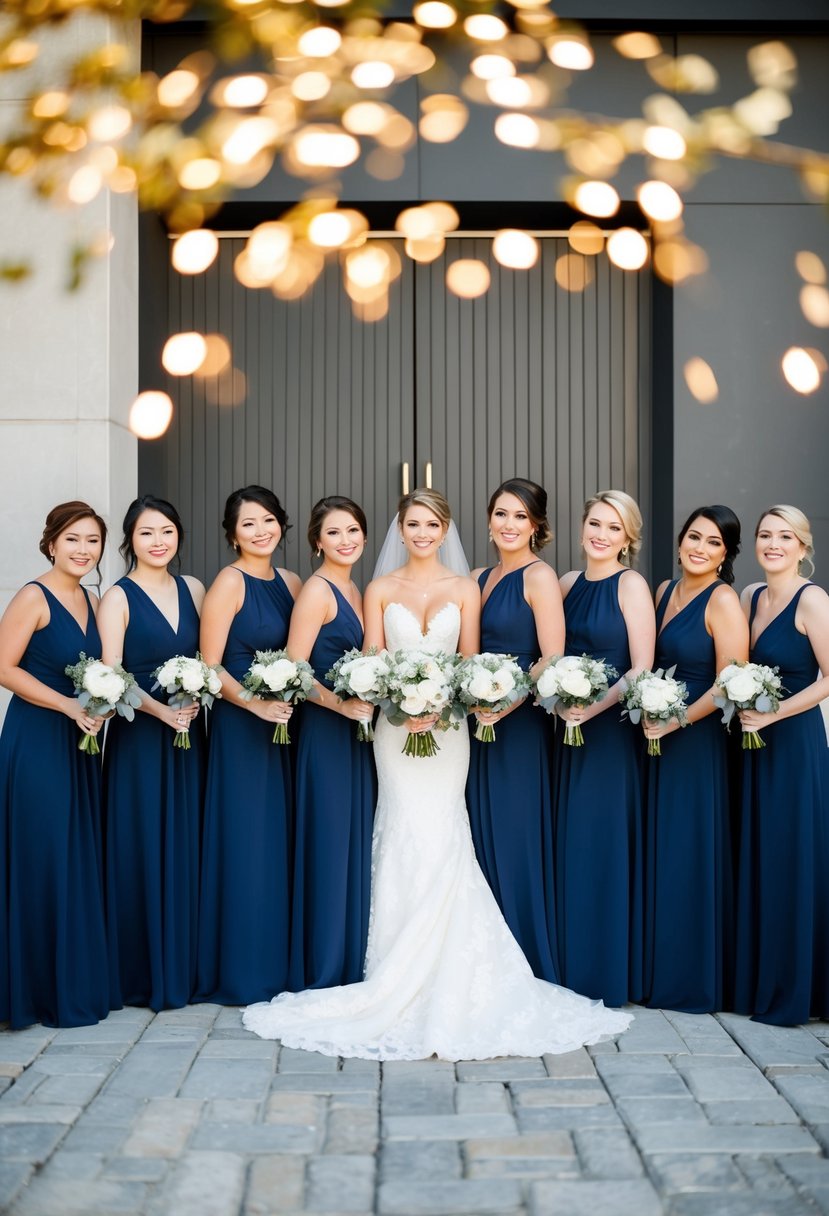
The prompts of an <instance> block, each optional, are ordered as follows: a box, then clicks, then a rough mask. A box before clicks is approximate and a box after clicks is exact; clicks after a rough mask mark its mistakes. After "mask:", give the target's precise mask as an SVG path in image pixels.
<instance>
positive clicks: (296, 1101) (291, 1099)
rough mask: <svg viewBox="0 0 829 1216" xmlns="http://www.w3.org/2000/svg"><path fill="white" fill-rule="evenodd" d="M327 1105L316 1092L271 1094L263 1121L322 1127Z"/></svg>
mask: <svg viewBox="0 0 829 1216" xmlns="http://www.w3.org/2000/svg"><path fill="white" fill-rule="evenodd" d="M373 1105H374V1104H373V1103H372V1106H373ZM327 1106H328V1099H327V1098H325V1097H323V1096H321V1095H317V1094H282V1093H279V1094H271V1095H270V1097H269V1098H268V1102H267V1106H266V1107H265V1122H266V1123H289V1124H299V1125H301V1126H303V1127H311V1128H320V1129H322V1128H324V1126H325V1112H326V1109H327Z"/></svg>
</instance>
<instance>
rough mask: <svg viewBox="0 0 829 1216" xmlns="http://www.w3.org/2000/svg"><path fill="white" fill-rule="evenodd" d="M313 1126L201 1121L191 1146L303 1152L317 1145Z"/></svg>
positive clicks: (190, 1153) (311, 1150) (232, 1151)
mask: <svg viewBox="0 0 829 1216" xmlns="http://www.w3.org/2000/svg"><path fill="white" fill-rule="evenodd" d="M319 1139H320V1137H319V1135H318V1134H317V1131H316V1129H315V1128H312V1127H298V1126H291V1125H290V1124H284V1123H201V1124H199V1126H198V1127H197V1128H196V1130H195V1131H194V1133H193V1136H192V1139H191V1140H190V1150H191V1151H188V1153H187V1154H186V1156H192V1155H193V1153H192V1150H193V1149H200V1150H224V1149H226V1150H227V1151H228V1152H229V1153H239V1154H243V1155H244V1154H247V1155H250V1154H253V1153H301V1154H303V1155H307V1154H309V1153H314V1152H316V1151H317V1150H318V1148H319Z"/></svg>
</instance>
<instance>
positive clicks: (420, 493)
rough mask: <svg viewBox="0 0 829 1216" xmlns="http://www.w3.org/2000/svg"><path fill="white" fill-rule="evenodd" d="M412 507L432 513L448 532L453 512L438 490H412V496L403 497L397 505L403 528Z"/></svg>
mask: <svg viewBox="0 0 829 1216" xmlns="http://www.w3.org/2000/svg"><path fill="white" fill-rule="evenodd" d="M410 507H425V508H426V510H427V511H431V512H432V514H433V515H435V516H436V517H437V518H438V519H439V520H440V522H441V523H442V524H443V530H444V531H446V529H447V528H448V527H449V525H450V523H451V522H452V512H451V510H450V509H449V503H448V502H447V501H446V499H445V498H444V497H443V495H442V494H439V493H438V491H437V490H427V489H420V490H412V491H411V493H410V494H404V495H403V497H402V498H401V499H400V502H399V503H398V504H397V522H398V523H399V524H400V526H401V527H402V526H403V520H404V519H405V518H406V512H407V511H408V510H409V508H410Z"/></svg>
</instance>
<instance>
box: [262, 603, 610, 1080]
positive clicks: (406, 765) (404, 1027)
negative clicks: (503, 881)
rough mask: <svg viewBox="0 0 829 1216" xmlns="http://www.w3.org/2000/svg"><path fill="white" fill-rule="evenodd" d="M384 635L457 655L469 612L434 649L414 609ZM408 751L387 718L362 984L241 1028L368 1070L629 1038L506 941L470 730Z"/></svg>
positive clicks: (394, 616) (450, 617)
mask: <svg viewBox="0 0 829 1216" xmlns="http://www.w3.org/2000/svg"><path fill="white" fill-rule="evenodd" d="M384 626H385V635H386V645H387V647H388V649H389V650H392V651H394V650H399V649H412V648H418V649H421V650H428V651H431V652H433V653H435V652H437V651H441V650H442V651H446V652H447V653H453V652H454V651H455V649H456V647H457V643H458V636H459V632H460V610H459V608H458V606H457V605H456V604H454V603H449V604H445V605H444V606H443V607H442V608H441V609H440V610H439V611H438V612H437V613H436V614H435V615H434V616H433V617H432V619H431V620H430V621H429V623H428V628H427V631H426V634H425V635H424V634H422V633H421V630H420V625H419V622H418V621H417V620H416V619H415V617H414V616H413V615H412V613H411V612H410V611H409V609H408V608H406V607H404V606H403V605H402V604H389V605H388V607H387V608H386V611H385V615H384ZM405 738H406V736H405V731H404V730H403V729H402V728H400V727H394V726H392V725H391V724H390V723H389V722H388V721H387V720H386V719H385V718H381V720H380V722H379V723H378V725H377V730H376V741H375V744H374V750H375V757H376V760H377V776H378V785H379V793H378V801H377V815H376V819H375V824H374V838H373V844H372V862H371V878H372V886H371V917H370V921H369V932H368V951H367V954H366V966H365V979H364V980H363V982H362V983H359V984H349V985H347V986H345V987H338V988H326V989H321V990H320V989H317V990H309V991H306V992H299V993H282V994H281V995H280V996H277V997H276V998H275V999H274V1000H273V1001H270V1002H269V1003H263V1004H259V1005H250V1006H248V1008H247V1009H246V1010H245V1012H244V1015H243V1022H244V1025H245V1026H246V1027H247V1028H248V1030H253V1031H255V1032H256V1034H258V1035H261V1037H262V1038H266V1039H281V1041H282V1042H283V1043H284V1044H285V1045H286V1046H288V1047H301V1048H305V1049H306V1050H307V1051H318V1052H322V1053H324V1054H325V1055H339V1056H358V1057H362V1058H364V1059H370V1060H419V1059H424V1058H426V1057H428V1056H431V1055H433V1054H434V1055H437V1056H439V1057H440V1058H441V1059H445V1060H482V1059H489V1058H491V1057H493V1056H508V1055H517V1056H535V1055H542V1054H543V1053H544V1052H564V1051H573V1050H575V1049H576V1048H578V1047H581V1046H582V1045H583V1044H585V1043H595V1042H597V1041H598V1040H599V1039H601V1038H604V1037H607V1036H609V1035H616V1034H619V1033H620V1032H621V1031H623V1030H624V1029H625V1028H626V1027H627V1026H628V1024H629V1023H630V1021H631V1017H630V1015H628V1014H626V1013H620V1012H618V1011H616V1010H611V1009H607V1008H605V1006H604V1005H603V1004H602V1003H601V1002H595V1001H591V1000H588V999H587V998H586V997H582V996H577V995H576V994H575V993H573V992H570V991H569V990H568V989H566V988H559V987H556V985H554V984H549V983H547V982H546V981H544V980H539V979H536V978H535V976H534V975H533V973H532V971H531V970H530V966H529V964H528V962H527V960H526V959H525V958H524V955H523V954H522V952H521V949H520V947H519V946H518V943H517V942H516V941H515V938H514V937H513V936H512V934H511V933H510V931H509V929H508V928H507V925H506V922H505V921H504V918H503V916H502V915H501V912H500V909H499V908H498V905H497V904H496V902H495V899H494V897H493V895H492V893H491V891H490V889H489V886H488V885H487V882H486V879H485V878H484V876H483V874H482V872H481V870H480V867H479V866H478V863H477V861H476V859H475V853H474V849H473V845H472V837H471V834H470V830H469V820H468V817H467V813H466V805H465V801H464V790H465V785H466V774H467V768H468V765H469V735H468V733H467V730H466V728H465V727H464V728H462V729H461V730H459V731H453V730H449V731H447V732H446V733H444V734H438V735H437V739H438V742H439V745H440V751H439V752H438V754H437V755H436V756H433V757H428V758H425V757H423V758H422V757H412V756H404V755H403V753H402V750H401V749H402V747H403V744H404V742H405ZM491 746H493V747H497V743H495V744H492V745H491ZM319 762H320V764H326V763H329V762H330V761H329V758H328V757H326V756H320V757H319Z"/></svg>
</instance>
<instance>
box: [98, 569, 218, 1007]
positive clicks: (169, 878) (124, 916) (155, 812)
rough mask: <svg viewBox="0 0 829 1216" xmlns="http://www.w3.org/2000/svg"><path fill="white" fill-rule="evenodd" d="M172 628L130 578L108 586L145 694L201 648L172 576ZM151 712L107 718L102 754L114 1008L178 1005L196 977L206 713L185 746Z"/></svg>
mask: <svg viewBox="0 0 829 1216" xmlns="http://www.w3.org/2000/svg"><path fill="white" fill-rule="evenodd" d="M176 583H177V586H178V625H177V627H176V628H175V629H174V628H173V627H172V625H171V624H170V622H169V621H168V620H167V618H166V617H165V616H164V614H163V613H162V612H161V611H160V609H159V608H158V607H157V606H156V605H155V604H154V603H153V601H152V599H150V597H149V596H148V595H147V593H146V592H145V591H144V590H143V589H142V588H141V587H139V585H138V584H137V583H136V582H135V581H134V580H133V579H131V578H122V579H119V581H118V583H117V584H116V586H118V587H120V588H121V590H122V591H123V592H124V594H125V595H126V597H127V602H128V604H129V623H128V625H127V630H126V634H125V636H124V658H123V664H124V667H125V668H126V669H127V671H130V672H132V674H133V675H134V676H135V678H136V680H137V682H138V684H139V685H140V686H141V688H142V689H143V690H144V692H145V693H148V694H150V695H151V696H153V697H155V699H156V700H158V701H163V702H166V701H167V693H166V692H165V691H164V690H163V689H159V690H157V691H156V692H154V693H152V692H151V689H152V686H153V684H154V683H155V678H154V676H153V672H154V671H156V670H157V669H158V668H159V667H160V666H161V665H162V663H166V661H167V660H168V659H171V658H172V657H173V656H174V655H180V654H182V655H188V656H194V655H195V654H196V652H197V650H198V648H199V614H198V612H197V611H196V607H195V605H194V603H193V600H192V597H191V595H190V591H189V588H188V586H187V583H186V581H185V580H184V579H183V578H181V577H178V578H177V579H176ZM174 738H175V733H174V732H173V731H172V730H171V729H170V727H169V726H167V725H166V724H165V723H163V722H161V721H159V719H158V718H153V717H151V716H150V715H149V714H146V713H141V712H136V715H135V719H134V721H132V722H127V721H125V720H124V719H123V718H113V719H112V720H111V721H110V722H109V724H108V727H107V739H106V748H105V750H104V807H105V822H106V897H107V931H108V935H109V964H110V994H111V995H110V999H111V1001H112V1007H113V1009H120V1008H121V1007H122V1006H123V1005H146V1006H149V1008H150V1009H155V1010H159V1009H176V1008H178V1007H180V1006H181V1005H186V1004H187V1003H188V1001H189V1000H190V998H191V996H192V995H193V990H194V987H195V983H196V935H197V923H198V908H199V838H200V835H201V817H202V804H203V800H204V768H205V761H206V748H205V733H204V715H203V714H199V716H198V717H197V718H196V720H195V721H194V722H193V724H192V725H191V727H190V749H189V750H185V749H183V748H178V747H174V746H173V740H174Z"/></svg>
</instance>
